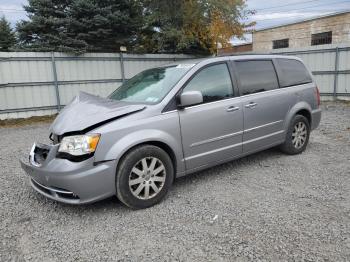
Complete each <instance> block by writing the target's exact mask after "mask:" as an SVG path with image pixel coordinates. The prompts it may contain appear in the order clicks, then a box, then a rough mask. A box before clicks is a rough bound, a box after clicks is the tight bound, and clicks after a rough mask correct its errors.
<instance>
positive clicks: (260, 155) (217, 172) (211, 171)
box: [174, 147, 286, 187]
mask: <svg viewBox="0 0 350 262" xmlns="http://www.w3.org/2000/svg"><path fill="white" fill-rule="evenodd" d="M283 156H286V155H285V154H283V153H282V152H281V151H280V150H279V149H278V148H277V147H274V148H270V149H267V150H264V151H260V152H257V153H254V154H252V155H248V156H245V157H242V158H239V159H236V160H232V161H230V162H227V163H223V164H219V165H217V166H214V167H211V168H208V169H205V170H202V171H198V172H195V173H193V174H189V175H186V176H183V177H179V178H177V179H176V180H175V183H174V186H175V187H177V186H186V184H189V183H190V182H191V181H192V180H193V179H196V180H197V179H198V180H205V179H210V178H213V179H214V178H216V177H219V176H220V177H222V176H229V175H230V173H227V172H225V171H227V170H228V169H232V170H233V171H234V170H235V169H241V168H244V166H247V165H248V164H252V165H261V166H265V167H266V165H267V164H264V162H266V161H267V160H269V159H270V160H271V159H274V158H280V157H283Z"/></svg>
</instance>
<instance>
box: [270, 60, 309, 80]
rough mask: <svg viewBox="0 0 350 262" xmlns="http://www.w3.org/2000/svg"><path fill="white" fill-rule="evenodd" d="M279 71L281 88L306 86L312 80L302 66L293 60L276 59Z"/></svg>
mask: <svg viewBox="0 0 350 262" xmlns="http://www.w3.org/2000/svg"><path fill="white" fill-rule="evenodd" d="M277 63H278V67H279V69H280V75H279V76H278V77H279V79H280V85H281V87H288V86H294V85H301V84H307V83H311V82H312V78H311V76H310V74H309V72H308V70H307V69H306V67H305V66H304V64H303V63H302V62H300V61H298V60H294V59H284V58H277Z"/></svg>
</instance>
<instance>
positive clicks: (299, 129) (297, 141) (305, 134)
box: [280, 115, 310, 155]
mask: <svg viewBox="0 0 350 262" xmlns="http://www.w3.org/2000/svg"><path fill="white" fill-rule="evenodd" d="M309 136H310V123H309V121H308V120H307V118H306V117H304V116H302V115H296V116H294V118H293V119H292V121H291V123H290V126H289V128H288V131H287V135H286V140H285V141H284V143H283V144H282V145H281V146H280V149H281V150H282V151H283V152H284V153H286V154H289V155H295V154H300V153H301V152H303V151H304V150H305V148H306V146H307V144H308V142H309Z"/></svg>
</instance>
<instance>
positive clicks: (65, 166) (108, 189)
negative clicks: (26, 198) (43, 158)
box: [20, 158, 116, 204]
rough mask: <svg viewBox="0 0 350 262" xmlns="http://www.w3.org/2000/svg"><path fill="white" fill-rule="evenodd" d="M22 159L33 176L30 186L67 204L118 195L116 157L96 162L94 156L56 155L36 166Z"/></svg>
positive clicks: (26, 170)
mask: <svg viewBox="0 0 350 262" xmlns="http://www.w3.org/2000/svg"><path fill="white" fill-rule="evenodd" d="M20 162H21V166H22V168H23V170H24V171H25V172H26V173H27V174H28V175H29V177H30V178H31V180H30V182H31V186H32V187H33V188H34V189H35V190H36V191H37V192H39V193H40V194H42V195H44V196H46V197H48V198H50V199H53V200H56V201H59V202H63V203H67V204H85V203H92V202H95V201H98V200H101V199H104V198H107V197H110V196H112V195H115V193H116V191H115V171H116V164H115V161H108V162H103V163H100V164H98V165H95V164H94V162H93V158H91V159H88V160H85V161H82V162H71V161H68V160H65V159H57V158H53V159H51V160H50V161H49V162H48V163H45V165H43V166H40V167H37V166H34V165H32V164H30V163H25V162H23V161H20Z"/></svg>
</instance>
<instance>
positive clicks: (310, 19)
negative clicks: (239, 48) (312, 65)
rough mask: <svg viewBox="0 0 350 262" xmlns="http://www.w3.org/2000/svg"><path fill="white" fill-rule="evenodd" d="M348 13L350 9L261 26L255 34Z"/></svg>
mask: <svg viewBox="0 0 350 262" xmlns="http://www.w3.org/2000/svg"><path fill="white" fill-rule="evenodd" d="M347 13H350V10H345V11H340V12H336V13H330V14H327V15H321V16H316V17H312V18H307V19H302V20H298V21H295V22H291V23H284V24H280V25H275V26H270V27H265V28H261V29H258V30H255V31H254V32H253V34H254V33H255V32H261V31H265V30H270V29H275V28H279V27H284V26H289V25H295V24H300V23H304V22H309V21H313V20H318V19H322V18H328V17H332V16H337V15H343V14H347Z"/></svg>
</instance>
